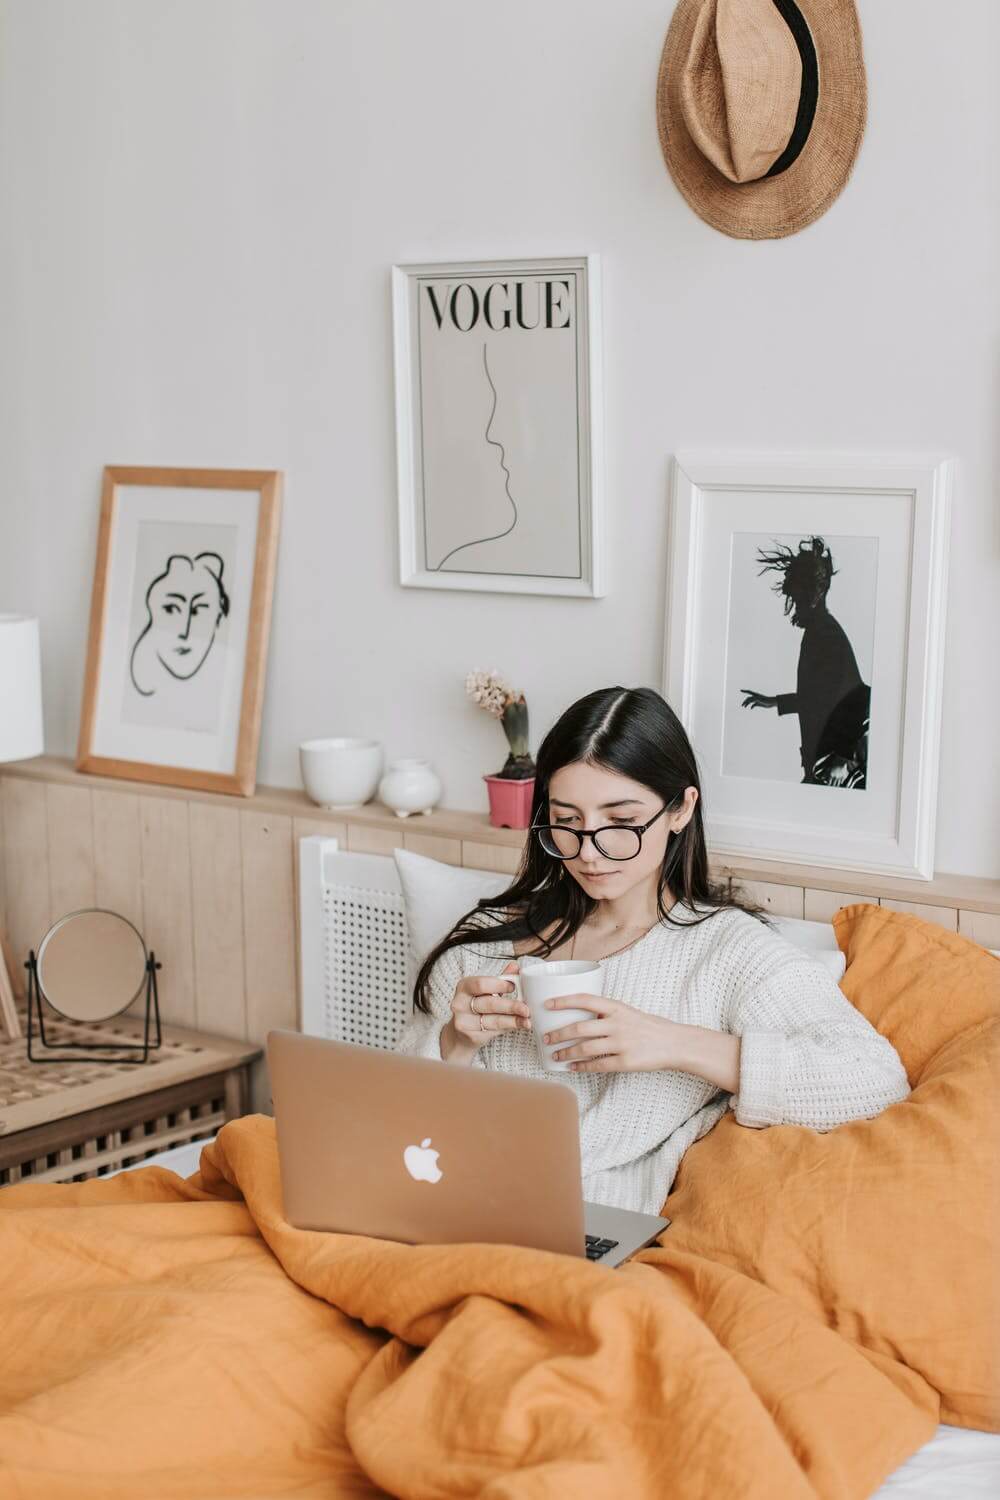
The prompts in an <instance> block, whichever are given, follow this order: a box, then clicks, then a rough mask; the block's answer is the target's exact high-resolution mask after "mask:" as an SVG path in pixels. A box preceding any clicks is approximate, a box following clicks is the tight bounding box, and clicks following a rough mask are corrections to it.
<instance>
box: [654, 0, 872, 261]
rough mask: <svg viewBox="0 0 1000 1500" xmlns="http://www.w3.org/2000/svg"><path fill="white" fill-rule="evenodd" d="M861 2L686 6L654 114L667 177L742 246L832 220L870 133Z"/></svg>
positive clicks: (678, 16)
mask: <svg viewBox="0 0 1000 1500" xmlns="http://www.w3.org/2000/svg"><path fill="white" fill-rule="evenodd" d="M866 102H867V91H866V87H865V65H864V58H863V56H862V51H861V27H860V24H859V22H858V15H857V11H856V10H855V7H854V4H853V0H679V4H678V5H677V9H676V10H675V11H674V15H673V19H672V21H671V23H670V30H669V31H668V32H667V40H666V42H665V44H664V47H663V56H662V58H661V61H660V76H659V81H658V84H657V91H656V112H657V118H658V121H659V128H660V144H661V145H662V147H663V155H664V157H665V158H666V163H667V166H668V167H669V169H670V173H671V176H672V177H673V179H674V181H675V182H676V184H677V186H678V187H679V188H680V190H681V192H682V193H683V194H684V197H685V198H686V199H687V201H688V203H690V205H691V207H692V208H693V209H694V211H695V213H696V214H700V216H701V217H702V218H703V219H705V220H706V221H707V222H708V223H709V224H711V225H713V226H714V227H715V228H716V229H721V230H722V232H723V234H731V235H734V236H735V237H736V238H738V239H746V240H762V239H780V238H781V236H783V235H786V234H794V233H795V232H796V230H799V229H804V228H805V226H806V225H807V224H811V223H812V222H813V220H814V219H818V218H819V216H820V214H822V213H824V212H825V211H826V209H828V208H829V206H830V204H831V203H832V202H833V200H834V198H836V196H837V194H838V193H839V192H840V190H841V188H842V187H843V186H844V183H845V182H846V181H847V179H848V177H849V175H850V171H851V168H852V166H853V165H854V159H855V157H856V156H857V154H858V148H859V146H860V145H861V137H862V135H863V134H864V128H865V110H866Z"/></svg>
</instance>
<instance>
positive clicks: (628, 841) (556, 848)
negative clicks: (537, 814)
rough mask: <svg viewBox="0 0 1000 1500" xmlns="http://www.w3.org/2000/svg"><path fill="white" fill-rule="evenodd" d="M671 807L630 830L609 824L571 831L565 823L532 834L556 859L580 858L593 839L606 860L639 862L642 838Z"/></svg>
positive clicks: (537, 828) (536, 828)
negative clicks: (584, 845) (585, 840)
mask: <svg viewBox="0 0 1000 1500" xmlns="http://www.w3.org/2000/svg"><path fill="white" fill-rule="evenodd" d="M669 806H670V803H669V802H665V803H664V804H663V806H662V807H661V808H660V810H659V812H658V813H654V814H653V816H652V817H651V818H650V820H649V822H648V823H637V824H634V825H630V826H629V827H626V826H625V825H624V824H623V823H607V824H606V825H605V826H604V827H603V828H570V827H568V826H567V825H566V824H563V823H535V824H532V828H531V831H532V833H536V834H537V835H538V842H539V843H540V844H541V846H542V848H543V849H544V850H545V852H546V854H551V856H552V858H553V859H576V857H577V855H578V854H579V853H580V852H581V850H582V849H583V841H584V839H592V840H593V842H594V848H595V849H596V850H597V852H598V854H603V855H604V858H605V859H613V860H623V859H635V857H636V855H637V854H638V853H639V850H640V849H641V848H642V836H643V834H644V833H645V832H646V829H647V828H652V826H653V824H654V823H655V822H656V820H657V818H662V817H663V814H664V813H665V812H666V811H667V809H668V807H669Z"/></svg>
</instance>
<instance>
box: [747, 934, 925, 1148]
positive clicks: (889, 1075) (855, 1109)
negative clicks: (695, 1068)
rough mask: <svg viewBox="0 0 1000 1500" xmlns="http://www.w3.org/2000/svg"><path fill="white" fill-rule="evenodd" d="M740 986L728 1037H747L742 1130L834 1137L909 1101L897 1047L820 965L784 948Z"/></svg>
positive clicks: (776, 950) (776, 944)
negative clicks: (791, 1130)
mask: <svg viewBox="0 0 1000 1500" xmlns="http://www.w3.org/2000/svg"><path fill="white" fill-rule="evenodd" d="M771 944H773V945H774V946H773V947H771V951H770V953H769V954H768V955H767V956H766V958H765V959H764V961H763V962H761V963H757V964H752V965H750V966H749V972H745V973H744V974H743V975H742V976H741V979H740V982H739V983H738V985H737V987H736V992H735V996H734V1007H733V1012H732V1017H731V1024H730V1027H729V1029H730V1030H731V1031H732V1032H734V1033H736V1035H738V1036H739V1037H740V1038H741V1043H740V1073H739V1091H738V1093H736V1094H734V1095H733V1096H732V1098H731V1099H730V1108H731V1109H733V1110H734V1111H735V1113H736V1119H737V1120H738V1121H739V1123H740V1124H741V1125H749V1126H753V1127H757V1128H760V1127H761V1126H765V1125H806V1126H808V1127H809V1128H810V1129H812V1130H820V1131H824V1130H832V1129H833V1127H834V1126H835V1125H842V1124H845V1123H846V1122H847V1121H848V1120H864V1119H871V1118H872V1117H873V1116H875V1115H878V1114H881V1112H882V1110H884V1109H886V1108H887V1107H888V1106H889V1105H890V1104H895V1103H897V1102H898V1101H899V1100H900V1099H905V1098H906V1096H907V1095H908V1094H909V1092H910V1086H909V1082H908V1081H907V1077H906V1071H905V1069H904V1068H903V1064H902V1063H901V1062H900V1059H899V1055H898V1053H897V1052H896V1049H895V1048H894V1047H893V1045H892V1043H891V1042H890V1041H888V1039H887V1038H886V1037H884V1036H881V1035H880V1033H879V1032H877V1031H876V1030H875V1028H874V1027H873V1026H872V1025H871V1024H870V1023H869V1022H868V1021H867V1020H866V1019H865V1017H864V1016H863V1015H862V1014H861V1012H860V1011H858V1010H856V1009H855V1007H854V1006H853V1005H852V1004H851V1002H850V1001H849V1000H848V999H847V997H846V995H844V994H843V992H842V991H841V990H840V988H839V987H838V985H837V984H836V983H835V981H834V979H833V977H832V975H831V974H830V973H829V971H828V970H827V969H825V968H824V967H823V965H822V964H820V963H817V962H816V961H815V960H814V959H812V958H810V957H809V956H808V955H806V954H800V953H798V952H796V951H794V950H791V949H790V947H789V946H788V945H786V944H784V943H783V942H782V941H781V940H780V939H777V940H775V939H771V940H770V942H769V945H768V946H770V945H771Z"/></svg>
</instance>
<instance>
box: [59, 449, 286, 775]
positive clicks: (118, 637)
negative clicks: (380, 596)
mask: <svg viewBox="0 0 1000 1500" xmlns="http://www.w3.org/2000/svg"><path fill="white" fill-rule="evenodd" d="M280 498H281V475H280V474H278V473H277V472H275V471H273V470H243V469H153V468H107V469H105V471H104V487H103V493H102V498H101V519H100V529H99V532H98V545H97V564H96V568H95V572H94V589H93V594H92V599H91V614H90V638H89V643H88V651H87V670H86V678H85V683H84V693H83V709H82V713H81V719H80V739H79V746H78V750H77V762H76V763H77V767H78V769H79V770H81V771H92V772H96V773H98V774H102V775H107V776H121V777H126V778H131V779H133V780H136V781H151V782H161V783H165V784H167V785H172V786H182V787H192V788H199V789H201V790H203V791H218V792H234V793H237V794H239V795H242V796H249V795H251V793H252V792H253V790H254V786H255V784H256V766H257V746H258V741H259V738H260V719H261V707H262V703H263V693H264V674H265V668H266V662H267V644H268V634H269V629H270V618H271V598H272V593H273V589H274V568H275V560H276V556H277V543H278V518H279V508H280Z"/></svg>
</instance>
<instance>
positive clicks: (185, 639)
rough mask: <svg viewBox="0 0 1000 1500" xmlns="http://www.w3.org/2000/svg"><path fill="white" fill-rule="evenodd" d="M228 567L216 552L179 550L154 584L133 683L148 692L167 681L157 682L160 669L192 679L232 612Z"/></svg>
mask: <svg viewBox="0 0 1000 1500" xmlns="http://www.w3.org/2000/svg"><path fill="white" fill-rule="evenodd" d="M223 567H224V565H223V561H222V558H221V557H220V556H219V554H218V553H217V552H199V553H198V554H197V556H196V557H194V558H191V557H188V556H186V555H185V554H184V553H180V552H174V553H171V555H170V556H169V557H168V558H167V565H166V567H165V568H164V570H163V572H162V573H160V574H158V575H157V576H156V577H155V578H154V579H153V581H152V583H151V584H150V585H149V588H148V589H147V590H146V601H145V602H146V623H145V625H144V626H143V628H142V630H141V632H140V634H139V636H138V638H137V640H136V643H135V645H134V646H133V647H132V655H131V657H130V658H129V675H130V677H131V678H132V685H133V687H134V688H135V690H136V692H137V693H141V694H142V696H143V697H144V698H151V697H152V696H153V694H154V693H155V692H156V690H157V687H158V686H162V681H161V682H159V683H158V682H157V678H158V677H159V676H160V673H161V672H166V673H168V675H169V676H170V677H172V678H174V679H175V680H176V681H179V682H187V681H190V679H191V678H192V677H194V676H195V674H196V673H197V672H198V671H199V670H200V669H201V667H202V666H203V665H204V663H205V659H206V657H207V656H208V653H209V652H210V651H211V649H212V644H213V642H214V640H215V635H216V631H217V630H218V628H219V625H220V624H221V622H222V620H223V619H224V618H225V616H226V615H228V614H229V595H228V594H227V593H226V590H225V588H224V586H223V582H222V573H223Z"/></svg>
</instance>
